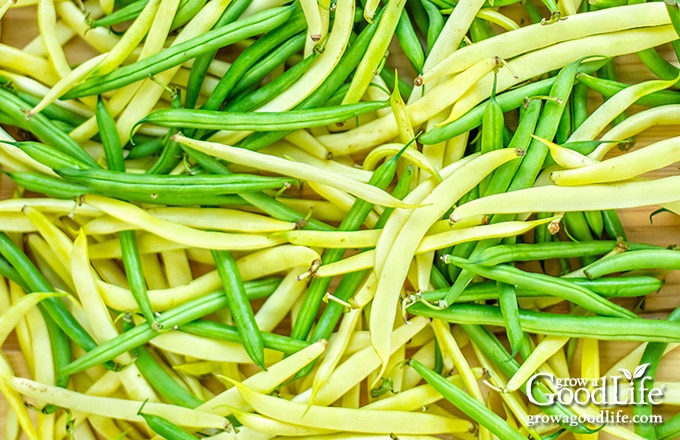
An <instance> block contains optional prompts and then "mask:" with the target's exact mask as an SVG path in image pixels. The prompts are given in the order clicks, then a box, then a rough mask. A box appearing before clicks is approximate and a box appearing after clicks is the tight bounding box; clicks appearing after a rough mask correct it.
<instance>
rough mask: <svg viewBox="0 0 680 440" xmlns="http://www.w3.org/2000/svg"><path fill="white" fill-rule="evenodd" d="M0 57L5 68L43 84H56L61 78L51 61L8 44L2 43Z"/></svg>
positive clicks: (0, 44)
mask: <svg viewBox="0 0 680 440" xmlns="http://www.w3.org/2000/svg"><path fill="white" fill-rule="evenodd" d="M60 3H61V2H60ZM0 59H2V65H3V67H4V68H6V69H10V70H12V71H14V72H15V73H17V72H18V73H20V74H22V75H26V76H29V77H31V78H34V79H36V80H38V81H40V82H41V83H43V84H54V83H56V82H57V81H58V80H59V76H58V75H57V74H56V73H55V72H54V70H52V66H51V65H50V63H49V61H47V60H46V59H44V58H41V57H38V56H35V55H31V54H27V53H24V52H22V51H21V50H20V49H17V48H15V47H12V46H9V45H7V44H2V43H0Z"/></svg>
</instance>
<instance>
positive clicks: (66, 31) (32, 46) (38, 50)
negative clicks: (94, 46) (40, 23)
mask: <svg viewBox="0 0 680 440" xmlns="http://www.w3.org/2000/svg"><path fill="white" fill-rule="evenodd" d="M10 1H11V0H10ZM95 18H96V17H92V19H95ZM55 34H56V39H57V41H58V42H59V44H61V45H65V44H66V43H68V42H69V41H70V40H71V39H72V38H73V37H75V35H76V33H75V32H74V31H73V29H71V28H70V27H68V26H67V25H66V24H65V23H64V22H62V21H57V23H56V25H55ZM22 50H23V51H24V52H26V53H29V54H31V55H36V56H41V57H46V56H47V50H46V48H45V45H44V44H43V41H42V36H40V35H37V36H36V37H35V38H33V39H32V40H31V41H29V42H28V43H26V45H25V46H24V47H22Z"/></svg>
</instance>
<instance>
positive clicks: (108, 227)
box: [84, 207, 295, 234]
mask: <svg viewBox="0 0 680 440" xmlns="http://www.w3.org/2000/svg"><path fill="white" fill-rule="evenodd" d="M147 212H149V213H150V214H152V215H154V216H156V217H158V218H160V219H163V220H167V221H169V222H173V223H179V224H182V225H185V226H189V227H192V228H198V229H212V230H219V231H235V232H258V233H259V232H261V233H265V232H275V231H289V230H292V229H295V223H293V222H284V221H281V220H277V219H275V218H272V217H268V216H265V215H262V214H257V213H251V212H246V211H241V210H238V209H227V208H185V207H164V208H153V209H148V210H147ZM84 228H85V230H86V231H87V233H88V234H113V233H116V232H119V231H123V230H126V229H134V227H132V226H131V225H129V224H128V223H127V222H126V221H125V220H124V219H119V218H115V217H111V216H102V217H98V218H96V219H93V220H92V221H91V222H89V223H87V224H86V225H85V226H84Z"/></svg>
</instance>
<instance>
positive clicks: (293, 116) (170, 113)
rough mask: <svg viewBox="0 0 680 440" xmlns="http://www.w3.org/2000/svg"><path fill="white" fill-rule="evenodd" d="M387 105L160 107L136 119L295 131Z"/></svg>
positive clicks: (169, 124) (163, 123)
mask: <svg viewBox="0 0 680 440" xmlns="http://www.w3.org/2000/svg"><path fill="white" fill-rule="evenodd" d="M388 105H389V102H388V101H371V102H361V103H356V104H344V105H338V106H333V107H325V108H323V107H322V108H316V109H314V110H289V111H285V112H222V111H216V110H197V109H160V110H156V111H155V112H153V113H150V114H149V115H148V116H146V117H145V118H143V119H141V120H140V121H139V122H137V124H136V125H139V124H145V123H148V124H154V125H160V126H162V127H191V128H200V129H219V130H255V131H269V130H284V129H289V130H296V129H300V128H310V127H321V126H325V125H329V124H334V123H338V122H343V121H346V120H348V119H353V118H355V117H357V116H358V115H361V114H364V113H367V112H372V111H376V110H379V109H381V108H384V107H386V106H388Z"/></svg>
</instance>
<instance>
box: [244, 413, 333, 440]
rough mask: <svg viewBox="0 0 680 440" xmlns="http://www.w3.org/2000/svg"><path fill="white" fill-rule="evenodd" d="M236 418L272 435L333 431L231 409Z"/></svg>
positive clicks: (302, 435)
mask: <svg viewBox="0 0 680 440" xmlns="http://www.w3.org/2000/svg"><path fill="white" fill-rule="evenodd" d="M232 412H233V413H234V416H235V417H236V419H237V420H238V421H239V422H241V423H242V424H243V426H245V427H247V428H250V429H252V430H254V431H258V432H262V433H264V434H269V435H271V436H272V437H273V436H277V435H280V436H285V437H293V436H295V437H303V438H307V436H310V435H323V434H330V433H332V432H334V431H333V430H332V429H324V428H311V427H307V426H304V425H296V424H293V423H286V422H281V421H278V420H275V419H271V418H269V417H264V416H261V415H259V414H254V413H247V412H243V411H239V410H237V409H232Z"/></svg>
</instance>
